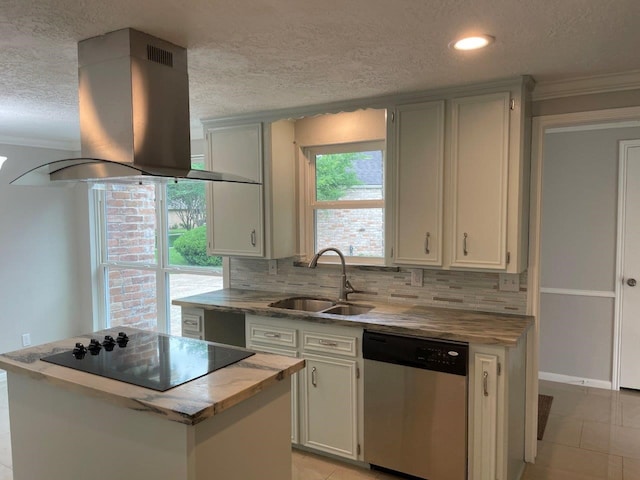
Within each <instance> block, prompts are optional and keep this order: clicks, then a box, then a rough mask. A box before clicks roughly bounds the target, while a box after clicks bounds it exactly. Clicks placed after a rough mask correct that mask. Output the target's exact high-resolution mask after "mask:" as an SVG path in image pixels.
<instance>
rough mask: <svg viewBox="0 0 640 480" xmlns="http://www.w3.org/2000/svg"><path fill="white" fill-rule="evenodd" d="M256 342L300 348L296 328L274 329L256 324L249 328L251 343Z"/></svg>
mask: <svg viewBox="0 0 640 480" xmlns="http://www.w3.org/2000/svg"><path fill="white" fill-rule="evenodd" d="M254 342H256V343H267V344H269V345H280V346H283V347H291V348H296V347H297V346H298V331H297V330H296V329H294V328H283V327H272V326H268V325H260V324H257V323H254V324H251V325H250V326H249V343H254Z"/></svg>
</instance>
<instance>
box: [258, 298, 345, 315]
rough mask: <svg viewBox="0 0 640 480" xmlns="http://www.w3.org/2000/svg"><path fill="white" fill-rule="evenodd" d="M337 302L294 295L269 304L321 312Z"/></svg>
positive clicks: (290, 308) (277, 306) (275, 306)
mask: <svg viewBox="0 0 640 480" xmlns="http://www.w3.org/2000/svg"><path fill="white" fill-rule="evenodd" d="M335 304H336V302H334V301H332V300H326V299H324V298H312V297H292V298H284V299H282V300H278V301H277V302H273V303H270V304H269V306H270V307H273V308H286V309H287V310H299V311H302V312H320V311H322V310H326V309H327V308H329V307H332V306H334V305H335Z"/></svg>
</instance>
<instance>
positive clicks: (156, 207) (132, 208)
mask: <svg viewBox="0 0 640 480" xmlns="http://www.w3.org/2000/svg"><path fill="white" fill-rule="evenodd" d="M194 167H195V168H198V167H200V168H202V162H199V163H196V162H194ZM94 190H95V200H96V201H95V206H96V232H97V237H98V238H97V240H98V241H97V245H99V248H98V253H99V255H98V257H99V258H98V267H99V268H98V273H99V282H98V283H99V286H98V289H99V291H101V292H102V294H101V295H100V299H101V300H102V302H101V303H102V305H101V307H102V311H103V315H102V317H103V318H104V325H100V327H117V326H120V325H128V326H132V327H137V328H142V329H149V330H157V331H160V332H167V333H171V334H174V335H179V334H180V331H181V316H180V307H177V306H172V305H171V300H172V299H173V298H179V297H184V296H188V295H195V294H197V293H204V292H208V291H212V290H218V289H220V288H222V259H221V258H220V257H209V256H207V255H206V225H205V219H206V215H205V209H206V202H205V198H206V197H205V185H204V183H202V182H188V181H184V182H178V183H169V184H167V185H133V184H132V185H128V184H125V185H115V184H104V185H97V186H96V188H95V189H94Z"/></svg>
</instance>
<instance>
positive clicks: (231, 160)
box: [205, 120, 295, 258]
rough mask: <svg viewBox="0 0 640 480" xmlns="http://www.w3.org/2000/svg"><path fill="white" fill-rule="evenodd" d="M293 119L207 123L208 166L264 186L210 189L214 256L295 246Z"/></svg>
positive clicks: (265, 254) (284, 251)
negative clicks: (225, 123)
mask: <svg viewBox="0 0 640 480" xmlns="http://www.w3.org/2000/svg"><path fill="white" fill-rule="evenodd" d="M293 132H294V130H293V123H291V122H289V121H286V120H282V121H279V122H274V123H251V124H242V125H231V126H228V125H222V126H220V125H218V124H216V123H211V124H205V134H206V139H207V148H208V151H207V153H208V161H209V167H210V168H211V169H212V170H214V171H218V172H223V173H229V174H233V175H239V176H241V177H245V178H249V179H250V180H254V181H256V182H260V183H262V184H261V185H251V184H240V183H222V182H215V183H212V184H210V185H209V189H208V200H209V204H208V210H207V212H208V219H207V225H209V226H210V227H209V228H208V230H207V234H208V253H209V254H210V255H227V256H253V257H261V258H283V257H289V256H292V255H293V254H294V251H295V184H294V181H295V178H294V172H295V166H294V156H295V149H294V134H293Z"/></svg>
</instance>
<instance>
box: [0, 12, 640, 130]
mask: <svg viewBox="0 0 640 480" xmlns="http://www.w3.org/2000/svg"><path fill="white" fill-rule="evenodd" d="M638 18H640V1H639V0H464V1H463V0H441V1H440V0H439V1H436V0H384V1H383V0H320V1H317V0H316V1H313V2H312V1H308V0H182V1H180V2H176V1H170V0H109V1H106V2H105V1H104V0H100V1H96V0H41V1H35V0H0V138H6V137H27V138H34V139H44V140H46V139H58V140H64V141H77V139H78V138H79V126H78V118H77V116H78V112H77V63H76V62H77V55H76V44H77V42H78V41H79V40H82V39H85V38H89V37H93V36H96V35H99V34H103V33H106V32H109V31H112V30H117V29H120V28H124V27H133V28H136V29H139V30H142V31H144V32H147V33H149V34H151V35H155V36H157V37H160V38H163V39H166V40H169V41H171V42H173V43H176V44H178V45H182V46H185V47H187V49H188V54H189V83H190V106H191V107H190V108H191V116H192V125H197V121H198V119H201V118H207V117H217V116H223V115H231V114H237V113H246V112H252V111H260V110H270V109H280V108H288V107H296V106H305V105H312V104H318V103H325V102H331V101H337V100H344V99H352V98H358V97H368V96H374V95H382V94H391V93H396V92H408V91H415V90H422V89H429V88H435V87H443V86H448V85H459V84H467V83H475V82H482V81H489V80H493V79H499V78H505V77H511V76H516V75H522V74H530V75H533V76H534V78H535V79H536V80H537V81H547V80H556V79H559V78H565V77H575V76H588V75H593V74H606V73H613V72H623V71H629V70H637V69H640V55H639V54H638V51H637V49H638V45H640V28H638V25H637V21H638ZM468 32H477V33H488V34H491V35H494V36H495V37H496V38H497V41H496V42H495V44H493V45H492V46H491V47H490V48H488V49H486V50H484V51H476V52H467V53H461V52H455V51H452V50H450V49H449V48H447V44H448V43H449V42H450V41H451V40H452V39H454V38H456V37H458V36H460V35H461V34H464V33H468Z"/></svg>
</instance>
